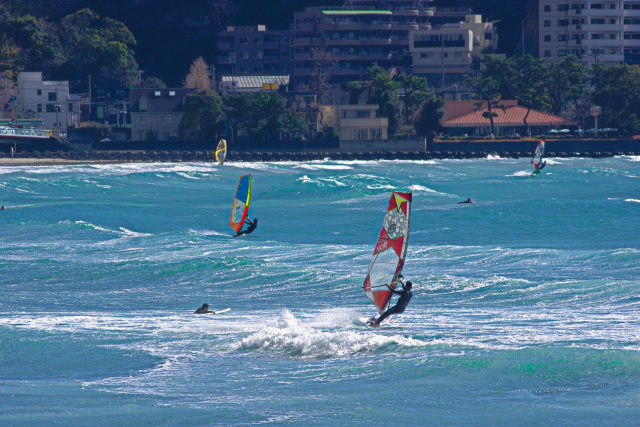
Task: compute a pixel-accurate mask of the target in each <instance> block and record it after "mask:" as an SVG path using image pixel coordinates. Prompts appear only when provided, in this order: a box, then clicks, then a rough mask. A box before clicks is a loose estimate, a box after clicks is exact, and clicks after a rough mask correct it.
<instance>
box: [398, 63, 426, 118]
mask: <svg viewBox="0 0 640 427" xmlns="http://www.w3.org/2000/svg"><path fill="white" fill-rule="evenodd" d="M398 82H399V83H400V87H401V88H402V89H403V92H404V123H405V124H409V117H411V114H412V113H413V112H414V111H415V109H416V107H418V106H420V105H421V104H422V103H423V102H425V101H426V100H427V99H428V98H429V94H430V92H429V85H428V84H427V79H425V78H424V77H420V76H416V75H413V74H400V75H399V76H398Z"/></svg>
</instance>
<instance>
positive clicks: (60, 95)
mask: <svg viewBox="0 0 640 427" xmlns="http://www.w3.org/2000/svg"><path fill="white" fill-rule="evenodd" d="M15 96H16V100H15V106H12V107H15V111H16V113H17V115H18V116H19V118H21V119H37V120H42V121H43V122H44V124H43V128H44V129H51V130H54V131H57V132H61V133H66V132H67V127H69V126H77V125H78V124H79V122H80V98H79V97H78V96H71V95H70V94H69V82H68V81H50V80H44V79H43V77H42V72H40V71H35V72H22V73H19V74H18V84H17V86H16V95H15Z"/></svg>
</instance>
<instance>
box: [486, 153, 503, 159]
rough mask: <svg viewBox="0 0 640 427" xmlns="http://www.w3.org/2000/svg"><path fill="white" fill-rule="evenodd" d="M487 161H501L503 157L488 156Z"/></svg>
mask: <svg viewBox="0 0 640 427" xmlns="http://www.w3.org/2000/svg"><path fill="white" fill-rule="evenodd" d="M487 160H501V157H500V156H499V155H497V154H488V155H487Z"/></svg>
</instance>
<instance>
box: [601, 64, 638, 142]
mask: <svg viewBox="0 0 640 427" xmlns="http://www.w3.org/2000/svg"><path fill="white" fill-rule="evenodd" d="M592 83H593V87H594V89H593V93H592V95H591V100H592V102H593V103H594V104H596V105H598V106H600V107H601V108H602V112H601V116H600V117H601V121H600V123H601V126H608V127H613V128H617V129H619V131H620V132H622V133H623V134H625V135H632V134H640V122H639V121H638V117H640V66H638V65H626V64H623V65H611V66H608V67H607V66H602V65H596V66H594V67H593V82H592Z"/></svg>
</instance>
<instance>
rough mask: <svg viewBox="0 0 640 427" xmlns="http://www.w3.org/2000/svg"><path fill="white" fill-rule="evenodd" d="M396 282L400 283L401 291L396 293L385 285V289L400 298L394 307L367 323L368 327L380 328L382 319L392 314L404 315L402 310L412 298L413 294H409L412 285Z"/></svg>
mask: <svg viewBox="0 0 640 427" xmlns="http://www.w3.org/2000/svg"><path fill="white" fill-rule="evenodd" d="M398 282H400V284H401V285H402V290H401V291H396V290H395V289H393V288H392V287H391V286H389V285H387V288H389V290H390V291H391V292H393V293H394V294H396V295H400V298H398V301H396V305H394V306H393V307H391V308H389V309H388V310H387V311H385V312H384V313H382V314H381V315H380V317H378V318H377V319H373V320H371V321H370V322H369V326H380V323H382V321H383V320H384V319H386V318H387V317H389V316H391V315H392V314H400V313H404V309H405V308H407V305H408V304H409V301H411V297H413V294H412V293H411V288H412V287H413V283H411V282H407V284H406V285H405V284H404V283H403V282H402V279H400V280H398Z"/></svg>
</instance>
